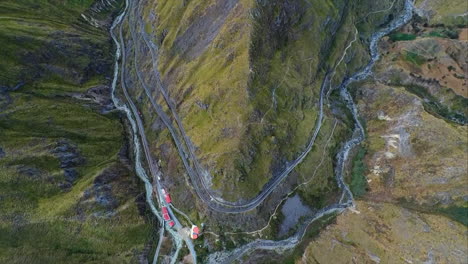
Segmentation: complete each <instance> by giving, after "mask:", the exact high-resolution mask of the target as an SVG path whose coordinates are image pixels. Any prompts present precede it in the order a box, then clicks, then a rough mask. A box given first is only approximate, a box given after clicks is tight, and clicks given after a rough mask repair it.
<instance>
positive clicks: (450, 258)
mask: <svg viewBox="0 0 468 264" xmlns="http://www.w3.org/2000/svg"><path fill="white" fill-rule="evenodd" d="M447 4H448V3H446V2H444V3H442V1H424V4H421V5H417V7H419V8H420V9H419V10H417V12H418V13H419V14H426V15H427V17H426V16H424V17H419V16H416V17H414V19H413V20H412V22H411V23H410V24H409V25H407V26H405V27H404V28H401V29H400V30H399V31H398V32H394V33H393V34H391V35H390V36H389V37H388V38H386V39H385V40H384V41H382V42H381V43H380V49H381V53H382V58H381V60H380V61H379V63H378V64H377V65H376V67H375V68H374V70H375V75H374V78H369V79H368V80H367V81H364V82H361V83H360V84H356V85H355V86H354V91H355V96H356V100H357V102H358V106H359V112H360V114H361V116H362V118H363V120H364V121H365V124H366V133H367V138H366V140H365V142H364V144H363V145H362V148H361V151H359V153H358V154H357V155H356V158H355V159H354V161H353V163H352V164H353V169H352V170H351V173H350V175H349V177H350V179H349V183H350V186H351V188H352V190H353V191H354V193H355V194H356V195H358V196H359V197H360V198H359V199H360V201H358V202H357V207H356V209H357V211H355V212H347V213H344V214H342V215H340V216H338V217H337V220H336V223H334V224H332V225H330V226H329V227H327V229H326V230H325V231H323V232H322V233H321V234H320V235H319V236H318V237H317V238H316V239H315V240H314V241H313V242H311V243H310V244H309V245H308V247H307V249H306V250H305V251H304V254H303V255H302V256H298V257H297V258H296V263H323V262H328V261H330V260H332V261H333V262H336V263H351V260H352V261H355V262H359V263H423V262H424V263H466V258H467V256H468V250H467V248H466V243H467V236H466V225H467V224H468V221H467V220H468V204H467V193H468V189H467V184H468V183H467V177H466V175H467V172H468V167H467V163H466V160H468V137H467V133H468V132H467V126H466V120H467V119H466V118H467V112H466V110H467V109H468V108H467V107H468V99H467V93H466V78H467V76H466V72H467V68H466V67H467V61H466V50H467V48H468V42H467V40H466V38H464V35H463V34H464V32H466V30H467V28H466V24H465V26H464V27H461V28H460V25H458V26H454V25H453V24H448V25H431V24H430V23H431V22H432V23H434V22H433V21H434V19H437V21H448V19H447V18H450V17H452V15H453V13H451V14H449V13H447V12H448V11H447V8H450V7H452V5H451V4H452V3H450V4H448V5H447ZM428 14H429V15H428ZM434 14H440V16H434ZM442 14H443V15H442ZM439 19H440V20H439Z"/></svg>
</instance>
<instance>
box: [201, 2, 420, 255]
mask: <svg viewBox="0 0 468 264" xmlns="http://www.w3.org/2000/svg"><path fill="white" fill-rule="evenodd" d="M412 12H413V3H412V1H411V0H405V6H404V9H403V11H402V14H401V16H400V17H398V18H397V19H395V20H394V21H392V22H391V23H390V24H389V25H388V26H387V27H385V28H383V29H381V30H380V31H377V32H376V33H374V34H373V35H372V36H371V39H370V44H369V50H370V56H371V59H370V61H369V63H368V64H367V65H366V66H365V67H364V68H363V69H361V70H359V71H358V72H356V73H355V74H353V75H352V76H351V77H350V78H348V79H345V80H344V81H343V82H342V84H341V85H340V87H339V89H340V96H341V98H342V99H343V100H344V102H345V103H346V106H347V108H348V109H349V110H350V111H351V113H352V115H353V119H354V122H355V128H354V131H353V135H354V136H353V137H352V138H351V139H349V140H348V141H347V142H346V143H345V144H344V146H343V148H342V149H341V150H340V152H339V153H338V155H337V166H336V168H335V176H336V180H337V183H338V186H339V187H340V189H341V190H342V191H343V193H342V196H341V199H340V201H339V202H338V203H337V204H334V205H331V206H328V207H325V208H323V209H322V210H320V211H319V212H318V213H316V214H315V215H313V216H311V217H309V218H308V219H307V220H306V221H304V224H302V225H301V226H299V228H298V230H297V231H296V233H295V234H294V235H293V236H291V237H289V238H287V239H284V240H279V241H275V240H264V239H257V240H255V241H253V242H250V243H248V244H245V245H243V246H241V247H239V248H237V249H234V250H233V251H229V252H226V251H221V252H215V253H213V254H211V255H209V257H208V262H209V263H213V264H214V263H231V262H233V261H235V260H237V259H239V258H240V257H242V256H244V255H245V254H248V253H250V252H252V251H254V250H257V249H263V250H275V251H277V252H281V251H285V250H288V249H291V248H293V247H295V246H296V245H297V244H298V243H299V242H300V241H301V240H302V238H303V237H304V235H305V233H306V231H307V228H308V227H309V225H310V224H311V223H313V222H314V221H316V220H318V219H320V218H322V217H324V216H327V215H331V214H335V213H341V212H343V211H344V210H345V209H346V208H348V207H354V198H353V194H352V193H351V191H350V189H349V187H348V186H347V185H346V183H345V182H344V178H343V176H344V168H345V164H346V161H347V159H348V157H349V153H350V151H351V150H352V149H353V148H354V147H355V146H357V145H358V144H360V143H361V142H362V141H363V140H364V132H365V131H364V128H363V126H362V124H361V122H360V121H359V115H358V111H357V107H356V104H355V103H354V101H353V99H352V97H351V95H350V94H349V92H348V90H347V88H348V86H349V84H351V83H352V82H355V81H360V80H363V79H365V78H367V77H368V76H369V75H370V74H371V73H372V67H373V66H374V64H375V63H376V62H377V61H378V60H379V58H380V54H379V52H378V43H379V41H380V39H381V38H382V37H383V36H385V35H387V34H388V33H390V32H391V31H393V30H395V29H397V28H399V27H401V26H403V25H404V24H406V23H408V22H409V20H410V19H411V17H412Z"/></svg>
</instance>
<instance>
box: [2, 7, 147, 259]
mask: <svg viewBox="0 0 468 264" xmlns="http://www.w3.org/2000/svg"><path fill="white" fill-rule="evenodd" d="M94 2H95V1H51V0H49V1H36V0H34V1H32V0H31V1H29V0H19V1H16V0H15V1H2V2H0V43H1V46H2V48H1V52H0V262H2V263H84V262H93V261H94V262H99V263H105V262H109V263H110V262H115V261H118V262H128V261H131V260H133V261H137V259H138V258H143V259H144V258H145V254H146V253H145V251H146V249H145V246H146V243H147V242H148V241H149V240H150V239H151V230H152V228H151V226H150V225H149V224H148V223H147V221H146V220H145V216H144V215H145V204H144V202H143V201H141V199H140V198H139V195H140V193H141V190H140V185H139V184H138V182H137V180H136V178H135V177H134V175H133V172H132V165H131V161H130V160H129V159H128V153H129V150H128V144H127V143H126V142H125V137H124V134H125V131H124V128H123V126H122V123H121V120H120V118H119V115H118V114H117V113H112V109H113V105H112V103H111V101H110V98H109V92H110V89H109V85H110V81H109V80H110V76H111V74H112V62H113V59H112V47H111V45H110V40H109V35H108V27H109V22H110V21H111V19H112V14H114V13H115V12H116V11H117V10H118V9H119V7H120V6H121V3H120V2H114V1H108V2H107V3H105V4H104V3H103V2H101V1H99V2H97V1H96V3H94Z"/></svg>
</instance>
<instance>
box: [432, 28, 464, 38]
mask: <svg viewBox="0 0 468 264" xmlns="http://www.w3.org/2000/svg"><path fill="white" fill-rule="evenodd" d="M424 36H425V37H436V38H450V39H457V38H458V31H457V30H456V29H450V28H443V29H435V30H432V31H431V32H429V33H428V34H426V35H424Z"/></svg>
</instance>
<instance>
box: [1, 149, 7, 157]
mask: <svg viewBox="0 0 468 264" xmlns="http://www.w3.org/2000/svg"><path fill="white" fill-rule="evenodd" d="M5 156H6V153H5V151H4V150H3V149H2V148H0V159H1V158H4V157H5Z"/></svg>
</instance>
